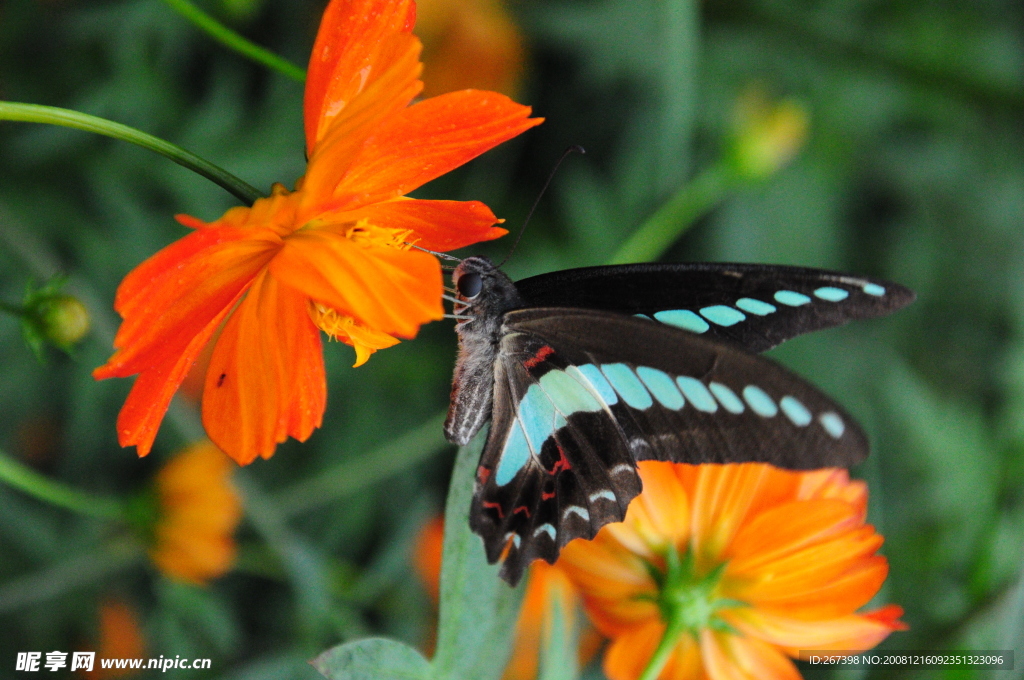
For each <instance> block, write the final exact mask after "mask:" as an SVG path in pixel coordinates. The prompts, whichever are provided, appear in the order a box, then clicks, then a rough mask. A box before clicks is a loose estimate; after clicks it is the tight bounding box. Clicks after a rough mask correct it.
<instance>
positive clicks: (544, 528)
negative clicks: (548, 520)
mask: <svg viewBox="0 0 1024 680" xmlns="http://www.w3.org/2000/svg"><path fill="white" fill-rule="evenodd" d="M541 534H547V535H548V536H550V537H551V540H552V541H553V540H555V527H553V526H551V525H550V524H541V525H540V526H539V527H537V528H536V529H534V530H533V537H534V538H536V537H537V536H540V535H541Z"/></svg>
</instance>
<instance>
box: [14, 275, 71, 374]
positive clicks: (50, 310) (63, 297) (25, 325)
mask: <svg viewBox="0 0 1024 680" xmlns="http://www.w3.org/2000/svg"><path fill="white" fill-rule="evenodd" d="M64 283H65V279H64V277H61V276H58V277H55V278H54V279H52V280H50V281H49V282H47V283H46V284H45V285H43V286H42V287H41V288H35V287H34V286H33V285H32V284H29V287H28V290H27V291H26V293H25V298H24V299H23V300H22V303H21V307H17V308H14V307H8V306H5V308H6V309H7V310H8V311H10V312H12V313H16V314H17V315H18V316H19V317H21V330H22V333H23V334H24V336H25V342H27V343H28V346H29V347H30V348H32V351H33V352H35V354H36V356H37V357H38V358H39V360H40V361H42V359H43V346H44V345H46V344H50V345H53V346H55V347H58V348H60V349H62V350H64V351H65V352H68V351H70V350H71V348H72V346H74V344H75V343H77V342H78V341H80V340H81V339H82V338H83V337H85V334H86V333H88V332H89V311H88V310H87V309H86V308H85V305H83V304H82V302H81V301H80V300H79V299H78V298H76V297H74V296H73V295H68V294H67V293H65V292H64V291H63V290H61V289H62V288H63V287H64Z"/></svg>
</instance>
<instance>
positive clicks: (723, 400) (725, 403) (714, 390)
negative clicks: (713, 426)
mask: <svg viewBox="0 0 1024 680" xmlns="http://www.w3.org/2000/svg"><path fill="white" fill-rule="evenodd" d="M708 388H709V389H710V390H711V394H713V395H715V399H717V400H718V403H719V404H721V405H722V408H724V409H725V410H726V411H728V412H729V413H743V411H745V410H746V407H745V406H744V405H743V402H742V401H740V398H739V397H737V396H736V393H735V392H733V391H732V390H730V389H729V388H728V387H726V386H725V385H723V384H722V383H719V382H713V383H711V384H709V385H708Z"/></svg>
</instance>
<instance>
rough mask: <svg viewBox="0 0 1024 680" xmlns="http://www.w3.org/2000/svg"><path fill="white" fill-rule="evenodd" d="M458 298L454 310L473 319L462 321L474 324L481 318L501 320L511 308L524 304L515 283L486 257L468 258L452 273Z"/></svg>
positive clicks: (465, 324) (457, 313)
mask: <svg viewBox="0 0 1024 680" xmlns="http://www.w3.org/2000/svg"><path fill="white" fill-rule="evenodd" d="M452 283H453V284H454V285H455V291H456V293H457V298H458V301H457V302H456V303H455V310H454V313H455V314H456V315H459V316H470V317H473V318H472V319H468V320H462V321H460V322H459V326H460V328H461V327H462V326H467V325H470V324H472V323H474V322H476V321H477V320H478V319H487V320H497V319H499V318H500V317H501V315H502V314H504V313H505V312H507V311H508V310H510V309H515V308H516V307H519V306H521V305H522V300H521V298H520V297H519V293H518V292H517V291H516V287H515V284H513V283H512V280H511V279H510V278H508V277H507V276H505V273H504V272H502V271H501V270H500V269H498V268H497V267H496V266H495V265H494V263H493V262H491V261H490V260H489V259H487V258H486V257H468V258H466V259H465V260H463V261H462V262H460V263H459V266H458V267H456V268H455V271H454V272H452Z"/></svg>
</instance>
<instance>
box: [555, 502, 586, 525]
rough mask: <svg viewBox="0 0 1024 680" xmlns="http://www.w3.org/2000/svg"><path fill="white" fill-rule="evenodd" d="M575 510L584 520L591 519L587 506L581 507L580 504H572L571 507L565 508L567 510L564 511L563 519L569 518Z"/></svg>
mask: <svg viewBox="0 0 1024 680" xmlns="http://www.w3.org/2000/svg"><path fill="white" fill-rule="evenodd" d="M574 512H575V513H576V514H577V515H579V516H580V517H582V518H583V521H584V522H589V521H590V513H589V512H587V509H586V508H581V507H580V506H578V505H570V506H569V507H567V508H566V509H565V512H563V513H562V519H569V515H571V514H572V513H574Z"/></svg>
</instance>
